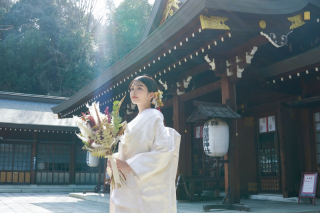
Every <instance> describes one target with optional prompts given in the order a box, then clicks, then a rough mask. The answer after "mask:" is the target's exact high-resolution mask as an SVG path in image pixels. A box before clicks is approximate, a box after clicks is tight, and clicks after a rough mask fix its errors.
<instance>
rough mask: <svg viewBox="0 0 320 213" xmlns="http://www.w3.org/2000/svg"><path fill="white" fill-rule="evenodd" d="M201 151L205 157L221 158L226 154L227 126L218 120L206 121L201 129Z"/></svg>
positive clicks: (227, 143) (227, 147)
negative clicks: (202, 150)
mask: <svg viewBox="0 0 320 213" xmlns="http://www.w3.org/2000/svg"><path fill="white" fill-rule="evenodd" d="M203 149H204V152H205V153H206V155H208V156H212V157H221V156H224V155H225V154H227V153H228V149H229V126H228V124H227V122H225V121H224V120H222V119H220V118H213V119H211V120H209V121H207V122H206V123H205V124H204V127H203Z"/></svg>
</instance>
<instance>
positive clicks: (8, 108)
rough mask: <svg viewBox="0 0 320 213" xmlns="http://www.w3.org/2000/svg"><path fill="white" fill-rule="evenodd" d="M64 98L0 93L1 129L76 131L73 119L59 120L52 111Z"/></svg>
mask: <svg viewBox="0 0 320 213" xmlns="http://www.w3.org/2000/svg"><path fill="white" fill-rule="evenodd" d="M67 99H68V98H64V97H55V96H46V95H33V94H23V93H13V92H2V91H0V127H6V128H28V129H35V130H62V131H74V130H75V129H76V123H75V122H74V120H73V119H72V118H68V119H63V120H61V119H58V116H57V115H55V114H54V113H53V112H52V111H51V107H54V106H56V105H57V104H59V103H61V102H62V101H65V100H67Z"/></svg>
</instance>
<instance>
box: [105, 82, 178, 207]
mask: <svg viewBox="0 0 320 213" xmlns="http://www.w3.org/2000/svg"><path fill="white" fill-rule="evenodd" d="M129 87H130V90H131V92H130V99H131V101H132V103H133V104H136V105H137V106H138V109H139V114H138V115H137V116H136V117H135V118H134V119H133V120H132V121H131V122H130V123H129V124H128V126H127V129H126V131H125V134H124V137H123V139H122V140H121V142H120V143H119V148H118V150H119V151H118V153H116V154H114V156H115V158H116V163H117V167H118V170H121V172H122V173H123V174H124V175H125V177H126V184H125V185H122V186H121V188H115V189H113V190H112V191H111V193H110V213H129V212H130V213H131V212H141V213H151V212H152V213H157V212H159V213H173V212H177V208H176V194H175V177H176V173H177V164H178V156H179V145H180V139H181V137H180V135H179V134H178V133H177V132H176V131H175V130H173V129H171V128H167V127H165V126H164V124H163V115H162V113H161V112H160V111H159V110H157V109H153V108H151V102H152V103H155V104H156V103H161V99H160V96H161V94H159V93H157V91H158V88H157V84H156V82H155V81H154V80H153V79H152V78H151V77H148V76H139V77H137V78H135V79H134V80H133V81H132V82H131V84H130V86H129ZM156 105H157V104H156ZM110 167H111V165H110V163H109V161H108V168H110ZM111 169H112V168H111ZM108 173H109V175H111V173H110V171H108Z"/></svg>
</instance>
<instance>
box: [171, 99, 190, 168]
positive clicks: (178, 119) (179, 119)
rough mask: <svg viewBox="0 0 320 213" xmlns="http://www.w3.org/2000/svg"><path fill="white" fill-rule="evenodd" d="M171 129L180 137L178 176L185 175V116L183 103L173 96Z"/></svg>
mask: <svg viewBox="0 0 320 213" xmlns="http://www.w3.org/2000/svg"><path fill="white" fill-rule="evenodd" d="M173 128H174V129H175V130H176V131H177V132H179V134H180V135H181V143H180V153H179V164H178V174H186V171H187V169H186V167H187V166H190V165H186V143H185V116H184V105H183V102H181V101H179V96H178V95H175V96H173Z"/></svg>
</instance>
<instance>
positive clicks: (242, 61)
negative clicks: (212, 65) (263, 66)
mask: <svg viewBox="0 0 320 213" xmlns="http://www.w3.org/2000/svg"><path fill="white" fill-rule="evenodd" d="M257 50H258V47H255V46H253V47H252V49H251V50H249V51H248V52H246V51H245V52H242V53H240V54H239V55H237V56H235V57H233V58H230V59H229V60H226V67H227V68H226V74H227V76H232V75H236V76H237V78H242V72H243V71H244V69H245V68H246V67H247V66H249V65H250V64H251V60H252V58H253V56H254V54H255V53H256V52H257Z"/></svg>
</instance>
